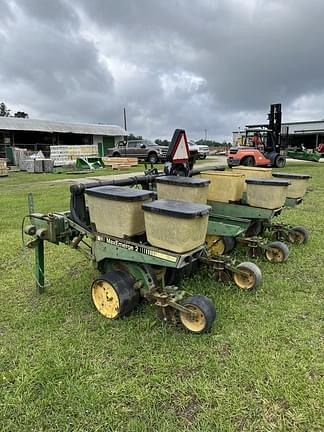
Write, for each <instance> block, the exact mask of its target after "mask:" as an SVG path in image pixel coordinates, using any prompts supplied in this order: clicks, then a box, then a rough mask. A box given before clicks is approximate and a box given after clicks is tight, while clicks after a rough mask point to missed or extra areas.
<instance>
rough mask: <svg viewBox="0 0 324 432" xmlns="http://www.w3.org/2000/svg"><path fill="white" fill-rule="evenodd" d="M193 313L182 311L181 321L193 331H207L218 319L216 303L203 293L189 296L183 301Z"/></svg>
mask: <svg viewBox="0 0 324 432" xmlns="http://www.w3.org/2000/svg"><path fill="white" fill-rule="evenodd" d="M182 306H185V307H186V308H187V309H189V310H190V311H192V312H193V314H190V313H187V312H180V321H181V324H182V325H183V327H184V328H185V329H186V330H188V331H190V332H191V333H197V334H198V333H206V332H208V331H209V330H210V329H211V328H212V325H213V323H214V321H215V319H216V309H215V306H214V303H213V302H212V301H211V300H210V299H209V298H208V297H205V296H203V295H194V296H191V297H188V298H187V299H186V300H184V302H183V303H182Z"/></svg>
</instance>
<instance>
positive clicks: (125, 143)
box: [123, 107, 127, 157]
mask: <svg viewBox="0 0 324 432" xmlns="http://www.w3.org/2000/svg"><path fill="white" fill-rule="evenodd" d="M123 111H124V129H125V131H126V132H127V117H126V108H125V107H124V110H123ZM126 146H127V136H125V137H124V152H125V154H124V156H125V157H126Z"/></svg>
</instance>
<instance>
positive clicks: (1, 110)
mask: <svg viewBox="0 0 324 432" xmlns="http://www.w3.org/2000/svg"><path fill="white" fill-rule="evenodd" d="M9 115H10V109H8V108H7V106H6V104H5V103H4V102H1V103H0V117H9Z"/></svg>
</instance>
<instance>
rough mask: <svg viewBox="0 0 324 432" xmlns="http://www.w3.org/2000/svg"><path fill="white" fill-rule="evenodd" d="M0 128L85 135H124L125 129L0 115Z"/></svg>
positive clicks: (125, 133) (113, 126)
mask: <svg viewBox="0 0 324 432" xmlns="http://www.w3.org/2000/svg"><path fill="white" fill-rule="evenodd" d="M0 130H15V131H32V132H50V133H51V132H60V133H75V134H87V135H106V136H126V135H128V133H127V132H126V131H125V129H123V128H121V127H120V126H116V125H106V124H89V123H66V122H56V121H47V120H34V119H23V118H16V117H0Z"/></svg>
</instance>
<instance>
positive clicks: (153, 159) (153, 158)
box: [147, 153, 159, 165]
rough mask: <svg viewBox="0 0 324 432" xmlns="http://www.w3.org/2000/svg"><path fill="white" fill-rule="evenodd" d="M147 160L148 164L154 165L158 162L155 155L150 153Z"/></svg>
mask: <svg viewBox="0 0 324 432" xmlns="http://www.w3.org/2000/svg"><path fill="white" fill-rule="evenodd" d="M147 160H148V162H149V163H150V164H153V165H154V164H156V163H158V162H159V158H158V156H157V154H156V153H150V154H149V155H148V157H147Z"/></svg>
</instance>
